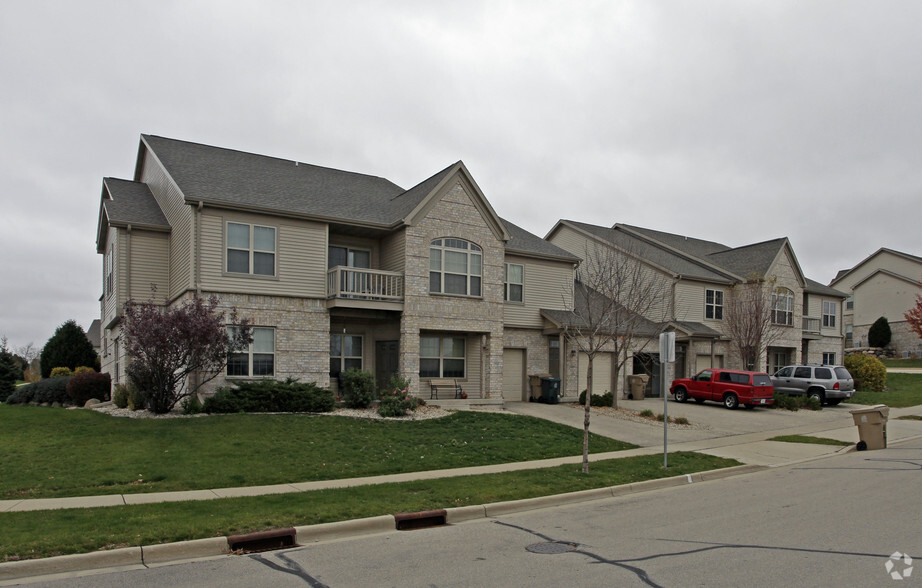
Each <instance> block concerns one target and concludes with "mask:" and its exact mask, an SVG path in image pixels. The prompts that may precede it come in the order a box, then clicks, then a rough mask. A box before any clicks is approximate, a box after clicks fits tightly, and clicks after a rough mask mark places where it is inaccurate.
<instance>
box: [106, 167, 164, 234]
mask: <svg viewBox="0 0 922 588" xmlns="http://www.w3.org/2000/svg"><path fill="white" fill-rule="evenodd" d="M103 184H104V185H105V187H106V190H107V191H108V193H109V195H110V196H111V197H112V199H111V200H108V199H104V200H103V201H102V207H103V209H104V210H105V213H106V216H107V218H108V219H109V222H110V223H111V224H116V225H129V224H131V225H138V226H144V227H148V228H159V229H169V228H170V223H169V222H167V220H166V216H165V215H164V214H163V211H162V210H161V209H160V205H159V204H157V201H156V200H155V199H154V195H153V194H151V191H150V188H148V187H147V184H142V183H141V182H129V181H128V180H119V179H116V178H104V179H103Z"/></svg>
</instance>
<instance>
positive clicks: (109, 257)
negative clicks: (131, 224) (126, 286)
mask: <svg viewBox="0 0 922 588" xmlns="http://www.w3.org/2000/svg"><path fill="white" fill-rule="evenodd" d="M105 259H106V271H105V274H106V276H105V279H106V285H105V289H106V294H107V295H109V294H112V289H113V288H114V285H115V278H114V277H113V276H114V274H115V246H114V245H109V251H108V253H106V258H105Z"/></svg>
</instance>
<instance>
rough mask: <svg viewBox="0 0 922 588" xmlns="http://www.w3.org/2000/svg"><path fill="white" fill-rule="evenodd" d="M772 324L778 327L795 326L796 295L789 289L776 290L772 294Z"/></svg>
mask: <svg viewBox="0 0 922 588" xmlns="http://www.w3.org/2000/svg"><path fill="white" fill-rule="evenodd" d="M772 322H773V323H774V324H776V325H786V326H788V327H790V326H793V325H794V293H793V292H791V291H790V290H788V289H787V288H781V287H779V288H776V289H775V293H774V294H772Z"/></svg>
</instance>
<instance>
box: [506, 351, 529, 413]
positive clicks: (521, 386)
mask: <svg viewBox="0 0 922 588" xmlns="http://www.w3.org/2000/svg"><path fill="white" fill-rule="evenodd" d="M503 400H509V401H511V402H521V401H522V400H525V350H524V349H503Z"/></svg>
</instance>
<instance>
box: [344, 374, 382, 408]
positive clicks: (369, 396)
mask: <svg viewBox="0 0 922 588" xmlns="http://www.w3.org/2000/svg"><path fill="white" fill-rule="evenodd" d="M342 381H343V389H342V395H343V402H345V403H346V406H348V407H349V408H368V407H369V406H371V403H372V402H374V400H375V396H376V394H375V376H374V374H372V373H371V372H369V371H366V370H360V369H358V368H350V369H348V370H346V371H344V372H343V373H342Z"/></svg>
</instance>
